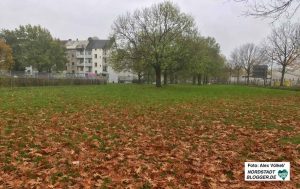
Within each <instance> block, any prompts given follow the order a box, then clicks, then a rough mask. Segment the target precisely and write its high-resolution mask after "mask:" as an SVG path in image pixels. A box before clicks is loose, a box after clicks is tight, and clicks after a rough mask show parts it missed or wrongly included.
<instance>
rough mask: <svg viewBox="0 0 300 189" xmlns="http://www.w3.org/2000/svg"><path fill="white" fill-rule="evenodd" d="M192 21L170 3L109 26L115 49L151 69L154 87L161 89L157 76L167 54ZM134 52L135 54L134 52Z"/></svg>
mask: <svg viewBox="0 0 300 189" xmlns="http://www.w3.org/2000/svg"><path fill="white" fill-rule="evenodd" d="M194 25H195V24H194V20H193V18H192V17H191V16H189V15H186V14H184V13H182V12H181V11H180V9H179V8H178V7H177V6H176V5H174V4H173V3H171V2H168V1H166V2H164V3H160V4H155V5H153V6H151V7H149V8H145V9H142V10H136V11H135V12H134V13H133V14H131V13H127V14H126V15H123V16H120V17H118V19H117V20H116V21H115V22H114V25H113V27H112V29H113V35H114V39H115V47H116V48H117V49H124V50H125V51H128V52H131V53H129V54H132V55H133V54H134V55H135V57H134V58H137V59H139V60H140V59H141V58H142V59H143V61H144V62H145V63H146V64H148V65H150V66H152V67H153V68H154V70H155V72H156V86H157V87H161V73H162V70H164V69H165V68H166V67H167V62H166V61H165V60H166V59H168V56H169V54H170V53H169V51H172V48H175V47H174V43H175V41H176V39H177V38H178V37H180V36H184V35H188V34H189V33H191V32H192V31H193V30H194ZM134 52H138V53H134Z"/></svg>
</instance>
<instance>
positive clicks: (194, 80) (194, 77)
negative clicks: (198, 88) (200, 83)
mask: <svg viewBox="0 0 300 189" xmlns="http://www.w3.org/2000/svg"><path fill="white" fill-rule="evenodd" d="M193 85H196V76H195V75H193Z"/></svg>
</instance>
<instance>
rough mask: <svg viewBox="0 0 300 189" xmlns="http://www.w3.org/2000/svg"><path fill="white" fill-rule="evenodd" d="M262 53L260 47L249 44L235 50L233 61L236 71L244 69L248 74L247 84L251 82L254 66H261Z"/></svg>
mask: <svg viewBox="0 0 300 189" xmlns="http://www.w3.org/2000/svg"><path fill="white" fill-rule="evenodd" d="M262 57H263V56H262V53H261V50H260V48H259V47H257V46H256V45H254V44H253V43H247V44H244V45H242V46H240V47H239V48H237V49H235V50H234V51H233V52H232V54H231V61H232V62H233V63H234V64H235V65H236V69H241V68H243V69H244V70H245V72H246V74H247V84H249V81H250V74H251V72H252V68H253V65H255V64H261V62H262V60H263V59H262Z"/></svg>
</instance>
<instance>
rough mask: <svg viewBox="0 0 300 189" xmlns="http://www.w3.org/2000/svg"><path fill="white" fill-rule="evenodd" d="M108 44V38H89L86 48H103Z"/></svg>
mask: <svg viewBox="0 0 300 189" xmlns="http://www.w3.org/2000/svg"><path fill="white" fill-rule="evenodd" d="M108 44H109V40H99V39H89V44H88V45H87V47H86V49H87V50H92V49H104V48H106V47H107V46H108Z"/></svg>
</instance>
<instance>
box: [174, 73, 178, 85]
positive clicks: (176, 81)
mask: <svg viewBox="0 0 300 189" xmlns="http://www.w3.org/2000/svg"><path fill="white" fill-rule="evenodd" d="M174 80H175V84H178V77H177V75H176V74H175V75H174Z"/></svg>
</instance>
